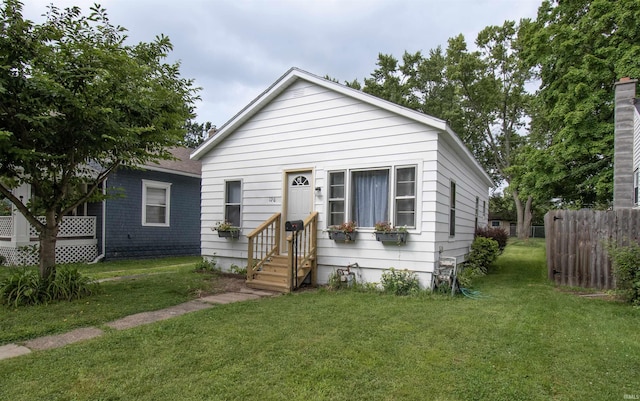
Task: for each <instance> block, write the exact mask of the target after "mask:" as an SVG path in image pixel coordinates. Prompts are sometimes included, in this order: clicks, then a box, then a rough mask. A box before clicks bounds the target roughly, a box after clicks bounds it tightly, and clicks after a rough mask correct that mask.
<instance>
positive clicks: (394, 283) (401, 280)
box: [380, 267, 420, 295]
mask: <svg viewBox="0 0 640 401" xmlns="http://www.w3.org/2000/svg"><path fill="white" fill-rule="evenodd" d="M380 284H382V288H383V290H384V291H386V292H389V293H392V294H395V295H409V294H415V293H418V292H419V291H420V283H419V282H418V277H417V276H416V275H415V273H412V272H410V271H409V270H406V269H405V270H397V269H394V268H393V267H392V268H390V269H389V270H387V271H385V272H384V273H382V277H381V278H380Z"/></svg>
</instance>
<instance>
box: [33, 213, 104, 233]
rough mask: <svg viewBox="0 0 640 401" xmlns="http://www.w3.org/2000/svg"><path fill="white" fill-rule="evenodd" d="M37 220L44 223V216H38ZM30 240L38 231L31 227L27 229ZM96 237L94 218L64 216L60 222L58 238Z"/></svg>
mask: <svg viewBox="0 0 640 401" xmlns="http://www.w3.org/2000/svg"><path fill="white" fill-rule="evenodd" d="M38 220H40V221H41V222H42V223H44V222H45V218H44V216H39V217H38ZM29 235H30V236H31V238H34V237H37V236H38V231H37V230H36V229H35V227H33V226H31V227H30V229H29ZM95 236H96V217H95V216H65V217H63V218H62V221H61V222H60V229H59V230H58V238H74V237H91V238H95Z"/></svg>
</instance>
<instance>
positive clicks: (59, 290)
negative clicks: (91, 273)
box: [43, 266, 99, 301]
mask: <svg viewBox="0 0 640 401" xmlns="http://www.w3.org/2000/svg"><path fill="white" fill-rule="evenodd" d="M98 288H99V287H98V283H94V282H92V281H91V279H90V278H89V277H87V276H85V275H83V274H82V273H80V272H79V271H78V269H77V268H75V267H67V266H63V267H59V268H58V269H56V276H55V277H54V279H53V280H51V282H49V285H47V287H46V289H45V291H44V293H43V296H44V297H45V298H46V299H47V300H51V301H54V300H66V301H72V300H74V299H80V298H84V297H87V296H89V295H91V294H94V293H95V292H97V291H98Z"/></svg>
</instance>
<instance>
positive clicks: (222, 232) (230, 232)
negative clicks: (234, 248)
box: [218, 229, 240, 239]
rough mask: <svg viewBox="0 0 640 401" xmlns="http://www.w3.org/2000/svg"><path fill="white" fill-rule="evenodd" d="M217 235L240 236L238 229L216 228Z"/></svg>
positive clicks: (234, 237)
mask: <svg viewBox="0 0 640 401" xmlns="http://www.w3.org/2000/svg"><path fill="white" fill-rule="evenodd" d="M218 237H220V238H232V239H237V238H240V230H239V229H235V230H218Z"/></svg>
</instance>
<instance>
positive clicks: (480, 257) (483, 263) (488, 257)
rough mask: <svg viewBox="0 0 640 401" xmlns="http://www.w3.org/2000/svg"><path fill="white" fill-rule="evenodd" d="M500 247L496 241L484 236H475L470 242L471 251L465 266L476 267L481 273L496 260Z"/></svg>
mask: <svg viewBox="0 0 640 401" xmlns="http://www.w3.org/2000/svg"><path fill="white" fill-rule="evenodd" d="M499 252H500V247H499V245H498V241H496V240H493V239H491V238H486V237H476V238H475V239H474V240H473V242H472V243H471V252H470V253H469V258H468V259H467V262H466V263H467V267H471V268H477V269H480V271H481V272H482V273H483V274H486V273H487V272H488V271H489V267H490V266H491V265H492V264H493V262H495V261H496V259H497V258H498V254H499Z"/></svg>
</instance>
